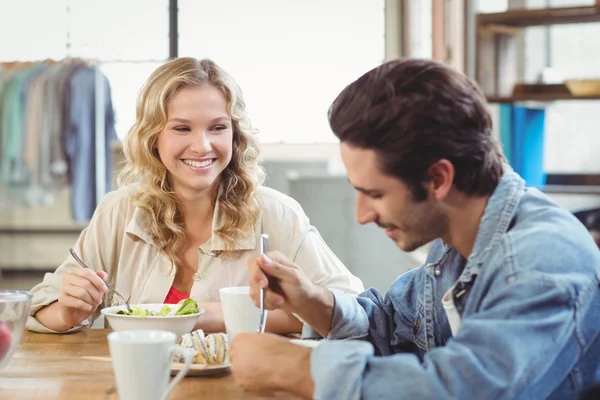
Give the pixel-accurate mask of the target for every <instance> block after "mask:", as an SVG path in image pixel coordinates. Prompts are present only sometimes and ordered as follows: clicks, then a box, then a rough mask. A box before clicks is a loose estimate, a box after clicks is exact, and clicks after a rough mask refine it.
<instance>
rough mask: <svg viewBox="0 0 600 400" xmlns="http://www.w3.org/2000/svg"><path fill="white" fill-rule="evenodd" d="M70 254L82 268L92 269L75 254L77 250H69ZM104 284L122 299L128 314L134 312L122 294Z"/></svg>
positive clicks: (106, 283)
mask: <svg viewBox="0 0 600 400" xmlns="http://www.w3.org/2000/svg"><path fill="white" fill-rule="evenodd" d="M69 252H70V253H71V255H72V256H73V258H74V259H75V261H77V262H78V263H79V265H81V266H82V267H84V268H87V269H92V268H90V267H89V266H88V265H87V264H86V263H85V262H83V260H82V259H81V258H79V256H78V255H77V253H75V250H73V249H69ZM92 271H93V270H92ZM104 284H105V285H106V287H107V288H108V289H109V290H110V291H112V292H113V293H114V294H116V295H117V296H119V297H120V298H121V300H123V302H124V303H125V307H127V311H128V312H132V310H131V306H130V305H129V302H128V301H127V300H125V297H123V296H121V293H119V292H117V291H116V290H115V289H114V288H113V287H112V286H111V285H109V284H108V282H106V281H104Z"/></svg>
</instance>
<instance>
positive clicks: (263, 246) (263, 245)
mask: <svg viewBox="0 0 600 400" xmlns="http://www.w3.org/2000/svg"><path fill="white" fill-rule="evenodd" d="M268 241H269V235H267V234H266V233H263V234H262V235H260V253H261V254H264V255H266V254H267V251H269V249H268ZM266 323H267V313H266V310H265V290H264V289H263V288H262V287H261V288H260V320H259V321H258V333H264V332H265V325H266Z"/></svg>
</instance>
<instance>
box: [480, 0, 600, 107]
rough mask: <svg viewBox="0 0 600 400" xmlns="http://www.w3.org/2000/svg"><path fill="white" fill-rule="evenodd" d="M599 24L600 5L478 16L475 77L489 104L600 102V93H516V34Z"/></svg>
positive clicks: (512, 11)
mask: <svg viewBox="0 0 600 400" xmlns="http://www.w3.org/2000/svg"><path fill="white" fill-rule="evenodd" d="M593 22H600V5H596V6H585V7H564V8H542V9H526V10H510V11H507V12H502V13H490V14H479V15H477V17H476V35H477V37H476V47H477V57H476V60H475V62H476V67H475V78H476V80H477V82H478V83H479V85H480V86H481V87H482V90H483V92H484V93H485V95H486V96H487V98H488V101H489V102H490V103H515V102H523V101H539V102H549V101H555V100H600V94H597V95H585V96H577V95H572V94H571V93H569V92H567V93H564V92H559V93H540V92H539V91H538V92H537V93H531V94H524V93H519V94H515V93H514V88H515V85H517V84H518V83H519V82H517V76H516V75H517V74H516V73H517V59H516V54H515V53H516V44H517V35H518V34H519V33H520V32H521V31H522V30H523V29H524V28H528V27H533V26H548V25H564V24H582V23H593Z"/></svg>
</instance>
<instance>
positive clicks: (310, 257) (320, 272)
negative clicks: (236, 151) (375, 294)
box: [26, 185, 364, 332]
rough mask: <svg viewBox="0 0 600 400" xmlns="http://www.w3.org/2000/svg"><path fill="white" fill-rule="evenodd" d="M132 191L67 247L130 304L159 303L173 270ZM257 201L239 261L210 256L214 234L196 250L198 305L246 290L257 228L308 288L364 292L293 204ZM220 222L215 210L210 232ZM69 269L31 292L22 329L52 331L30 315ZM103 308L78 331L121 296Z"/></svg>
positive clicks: (282, 198)
mask: <svg viewBox="0 0 600 400" xmlns="http://www.w3.org/2000/svg"><path fill="white" fill-rule="evenodd" d="M135 190H136V185H129V186H125V187H123V188H121V189H118V190H115V191H113V192H110V193H108V194H107V195H106V196H105V197H104V198H103V199H102V201H101V202H100V204H99V205H98V207H97V209H96V211H95V212H94V215H93V217H92V219H91V221H90V223H89V225H88V226H87V228H86V229H84V230H83V232H81V235H80V236H79V239H78V240H77V242H76V243H75V245H74V246H73V249H74V250H75V252H76V253H77V254H78V255H79V256H80V257H81V258H82V259H83V260H84V261H85V262H86V263H87V264H88V265H89V266H90V267H92V268H95V269H97V270H104V271H106V272H107V273H108V279H107V280H108V282H109V283H111V284H113V285H114V287H115V289H116V290H117V291H119V292H120V293H121V294H122V295H123V297H125V298H128V297H129V296H131V297H130V303H133V304H139V303H162V302H163V301H164V299H165V297H166V295H167V293H168V291H169V289H170V288H171V285H172V283H173V279H174V277H175V275H174V272H175V271H174V269H173V268H172V267H171V261H170V260H169V258H168V257H167V256H166V255H165V254H164V253H162V252H161V251H159V249H158V247H156V246H155V245H154V243H153V241H152V239H151V238H150V236H149V234H148V233H147V232H148V231H147V229H146V228H145V227H146V226H147V217H146V215H145V212H144V211H143V210H142V209H139V208H137V207H135V206H134V205H132V203H131V201H130V196H131V195H132V194H133V193H134V192H135ZM256 199H257V201H258V203H259V205H260V208H261V216H260V218H259V220H258V221H257V224H256V226H255V228H254V230H253V231H251V232H247V233H246V235H245V236H244V237H242V238H241V239H240V240H238V241H237V243H236V250H240V251H242V255H241V257H239V258H233V257H231V258H227V259H225V260H222V259H220V258H218V257H216V256H214V255H213V254H214V253H213V252H215V251H218V250H223V249H224V243H223V241H222V240H221V239H220V238H219V237H217V236H216V235H213V236H212V237H211V238H210V239H209V240H208V241H207V242H206V243H204V244H203V245H201V246H200V247H199V249H198V252H199V253H198V255H199V259H198V275H197V277H199V279H198V280H196V279H195V280H194V283H193V286H192V289H191V293H190V296H191V297H193V298H194V299H196V300H197V301H219V289H220V288H222V287H228V286H246V285H248V279H249V271H248V259H249V258H250V257H252V256H253V255H255V254H256V253H257V250H258V249H259V247H258V239H259V237H260V233H261V230H260V229H262V232H264V233H267V234H268V235H269V250H277V251H279V252H281V253H282V254H283V255H285V256H286V257H287V258H289V259H291V260H293V261H294V262H296V263H297V264H298V265H299V266H300V267H301V268H302V269H303V270H304V272H305V273H306V274H307V275H308V277H309V278H310V279H311V280H312V281H313V282H315V283H317V284H319V285H323V286H326V287H328V288H335V289H341V290H344V291H346V292H348V293H350V294H353V295H356V294H359V293H361V292H362V291H364V287H363V284H362V282H361V281H360V279H358V278H357V277H355V276H354V275H352V274H351V273H350V272H349V271H348V269H347V268H346V267H345V266H344V265H343V264H342V262H341V261H340V260H339V259H338V258H337V257H336V256H335V255H334V254H333V252H332V251H331V250H330V249H329V247H328V246H327V245H326V244H325V242H324V241H323V239H322V238H321V235H320V234H319V232H318V231H317V229H316V228H315V227H314V226H312V225H311V224H310V222H309V219H308V217H307V216H306V214H305V213H304V211H303V210H302V208H301V207H300V205H299V204H298V203H297V202H296V201H295V200H293V199H292V198H291V197H288V196H286V195H284V194H283V193H280V192H278V191H276V190H273V189H269V188H266V187H260V188H258V190H257V193H256ZM218 221H219V207H218V204H217V207H216V208H215V212H214V219H213V231H214V230H215V229H216V227H218ZM261 225H262V228H261ZM65 254H68V251H67V249H65ZM75 268H81V267H80V266H79V264H77V262H76V261H75V260H74V259H73V258H72V257H71V256H70V255H68V256H67V258H66V260H65V261H64V262H63V263H62V265H60V266H59V267H58V269H57V270H56V271H55V272H54V273H48V274H46V275H45V277H44V280H43V282H42V283H40V284H39V285H37V286H35V287H34V288H33V289H32V290H31V292H32V293H33V299H32V306H31V310H30V317H29V319H28V321H27V325H26V326H27V329H29V330H33V331H36V332H53V331H51V330H49V329H47V328H46V327H45V326H43V325H42V324H40V323H39V322H38V321H37V320H36V319H34V318H33V317H31V315H34V314H35V312H37V311H38V310H39V309H40V308H42V307H44V306H46V305H48V304H50V303H52V302H54V301H56V300H57V299H58V294H59V290H60V284H61V279H62V276H63V275H65V274H67V273H70V272H71V271H72V270H73V269H75ZM104 302H105V303H104V304H102V305H101V306H100V307H98V310H97V311H96V312H95V313H94V315H93V316H92V318H91V320H89V321H84V323H83V325H90V324H91V323H92V322H93V320H95V319H96V318H97V317H98V315H99V313H100V311H99V310H100V309H102V308H103V307H107V306H110V305H117V304H119V298H118V297H117V296H114V295H113V293H112V292H108V294H107V295H106V296H105V297H104ZM81 328H82V327H81V326H80V327H75V328H73V329H72V330H77V329H81Z"/></svg>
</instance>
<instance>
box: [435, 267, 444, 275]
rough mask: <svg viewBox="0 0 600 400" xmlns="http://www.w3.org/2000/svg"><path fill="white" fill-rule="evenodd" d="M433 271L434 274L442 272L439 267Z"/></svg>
mask: <svg viewBox="0 0 600 400" xmlns="http://www.w3.org/2000/svg"><path fill="white" fill-rule="evenodd" d="M433 273H434V274H435V276H440V275H441V274H442V270H441V269H439V268H436V269H435V270H434V271H433Z"/></svg>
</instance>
